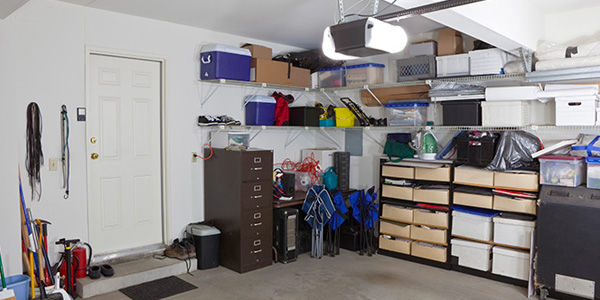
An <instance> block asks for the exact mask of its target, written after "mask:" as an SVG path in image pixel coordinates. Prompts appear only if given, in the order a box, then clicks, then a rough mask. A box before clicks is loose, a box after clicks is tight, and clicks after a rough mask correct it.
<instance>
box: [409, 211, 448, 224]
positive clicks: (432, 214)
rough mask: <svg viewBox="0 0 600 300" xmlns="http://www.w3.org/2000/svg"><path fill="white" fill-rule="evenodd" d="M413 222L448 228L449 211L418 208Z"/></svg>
mask: <svg viewBox="0 0 600 300" xmlns="http://www.w3.org/2000/svg"><path fill="white" fill-rule="evenodd" d="M413 223H416V224H420V225H429V226H435V227H443V228H448V213H447V212H441V211H438V212H436V211H432V210H427V209H418V208H416V209H414V217H413Z"/></svg>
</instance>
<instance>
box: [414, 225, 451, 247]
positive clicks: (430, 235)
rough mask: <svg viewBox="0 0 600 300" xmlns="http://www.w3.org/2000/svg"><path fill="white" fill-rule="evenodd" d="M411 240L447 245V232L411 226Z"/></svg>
mask: <svg viewBox="0 0 600 300" xmlns="http://www.w3.org/2000/svg"><path fill="white" fill-rule="evenodd" d="M410 238H411V239H414V240H419V241H423V242H430V243H433V244H446V242H447V240H446V230H445V229H432V228H426V227H422V226H418V225H411V226H410Z"/></svg>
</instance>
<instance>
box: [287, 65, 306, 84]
mask: <svg viewBox="0 0 600 300" xmlns="http://www.w3.org/2000/svg"><path fill="white" fill-rule="evenodd" d="M291 85H292V86H299V87H306V88H309V87H310V70H309V69H303V68H298V67H292V74H291Z"/></svg>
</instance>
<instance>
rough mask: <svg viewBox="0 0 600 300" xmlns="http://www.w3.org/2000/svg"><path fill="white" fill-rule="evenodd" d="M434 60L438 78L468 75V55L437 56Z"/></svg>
mask: <svg viewBox="0 0 600 300" xmlns="http://www.w3.org/2000/svg"><path fill="white" fill-rule="evenodd" d="M435 60H436V74H437V76H438V77H445V76H462V75H469V54H456V55H447V56H438V57H436V58H435Z"/></svg>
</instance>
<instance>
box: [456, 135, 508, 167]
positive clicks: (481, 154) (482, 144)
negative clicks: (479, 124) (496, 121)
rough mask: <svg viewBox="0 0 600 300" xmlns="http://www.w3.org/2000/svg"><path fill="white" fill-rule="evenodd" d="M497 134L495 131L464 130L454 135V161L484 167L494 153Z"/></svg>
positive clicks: (492, 157)
mask: <svg viewBox="0 0 600 300" xmlns="http://www.w3.org/2000/svg"><path fill="white" fill-rule="evenodd" d="M497 141H498V134H497V133H495V132H484V131H477V132H468V131H465V132H463V133H462V134H460V135H458V136H457V137H456V162H458V163H462V164H466V165H469V166H477V167H485V166H487V165H488V164H489V163H490V162H491V161H492V159H494V155H495V153H496V144H497V143H496V142H497Z"/></svg>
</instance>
